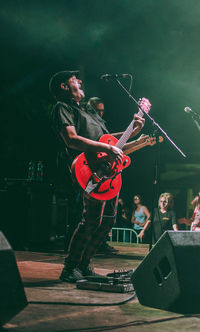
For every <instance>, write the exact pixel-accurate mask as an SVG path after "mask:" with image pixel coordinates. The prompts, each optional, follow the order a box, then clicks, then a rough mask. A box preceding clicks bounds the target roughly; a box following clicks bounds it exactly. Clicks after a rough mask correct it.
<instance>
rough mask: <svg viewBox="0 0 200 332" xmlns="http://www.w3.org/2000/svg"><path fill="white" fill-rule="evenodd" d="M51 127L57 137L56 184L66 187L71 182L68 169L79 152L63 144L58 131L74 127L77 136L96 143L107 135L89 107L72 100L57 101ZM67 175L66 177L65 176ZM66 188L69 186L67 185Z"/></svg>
mask: <svg viewBox="0 0 200 332" xmlns="http://www.w3.org/2000/svg"><path fill="white" fill-rule="evenodd" d="M51 119H52V126H53V128H54V131H55V133H56V137H57V149H58V154H57V175H58V176H57V183H59V185H60V186H62V187H66V183H67V184H68V183H69V182H70V181H71V180H69V178H70V167H71V163H72V162H73V160H74V158H75V157H76V156H77V155H78V154H80V153H81V151H78V150H73V149H70V148H68V147H67V146H66V145H65V143H64V142H63V140H62V138H61V136H60V131H61V129H62V128H63V127H66V126H74V127H75V129H76V132H77V134H78V135H80V136H83V137H86V138H88V139H91V140H94V141H98V140H99V139H100V137H101V136H102V135H104V134H108V130H107V128H106V125H105V121H104V120H103V119H102V118H101V117H100V116H99V115H98V114H97V113H96V111H94V110H93V109H92V108H91V107H87V106H84V105H78V104H77V103H76V102H75V101H74V100H73V99H70V100H69V101H67V102H62V101H59V102H57V104H56V105H55V106H54V108H53V110H52V116H51ZM66 174H67V175H66ZM68 186H70V185H69V184H68Z"/></svg>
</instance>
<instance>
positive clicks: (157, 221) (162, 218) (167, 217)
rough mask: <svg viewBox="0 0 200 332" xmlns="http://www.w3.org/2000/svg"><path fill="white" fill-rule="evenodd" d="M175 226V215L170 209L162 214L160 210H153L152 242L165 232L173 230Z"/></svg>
mask: <svg viewBox="0 0 200 332" xmlns="http://www.w3.org/2000/svg"><path fill="white" fill-rule="evenodd" d="M174 224H176V213H175V211H174V210H172V209H170V210H168V211H167V212H165V213H162V212H161V211H160V209H158V208H156V209H155V210H154V217H153V239H154V242H156V241H158V239H159V238H160V237H161V235H162V234H163V233H164V232H165V231H169V230H173V225H174Z"/></svg>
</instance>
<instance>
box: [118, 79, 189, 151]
mask: <svg viewBox="0 0 200 332" xmlns="http://www.w3.org/2000/svg"><path fill="white" fill-rule="evenodd" d="M114 80H115V81H116V82H117V83H118V84H119V86H121V88H122V89H123V90H124V91H125V92H126V93H127V95H128V97H129V98H130V99H131V100H132V101H134V102H135V103H136V104H137V106H138V107H139V109H140V110H141V111H142V112H143V113H144V114H146V116H147V117H148V118H149V120H150V121H151V122H152V125H153V126H155V127H156V128H157V129H159V130H160V131H161V132H162V134H163V135H164V136H165V138H166V139H167V140H168V141H169V142H170V143H171V144H172V145H173V146H174V148H175V149H176V150H177V151H178V152H179V153H180V154H181V155H182V156H183V157H184V158H186V155H185V154H184V153H183V151H181V149H180V148H179V147H178V146H177V145H176V144H175V143H174V141H172V139H171V138H170V137H169V136H168V134H167V133H166V132H165V131H164V129H162V128H161V127H160V125H159V124H158V123H157V122H156V121H155V120H154V119H153V118H152V116H150V115H149V113H148V112H146V111H145V110H143V109H142V107H141V106H140V105H139V103H138V102H137V100H136V99H135V98H134V97H133V96H132V95H131V93H130V92H129V91H128V90H127V89H126V88H125V87H124V86H123V84H122V83H121V82H120V81H119V79H118V78H116V77H115V78H114Z"/></svg>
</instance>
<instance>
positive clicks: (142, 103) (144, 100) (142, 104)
mask: <svg viewBox="0 0 200 332" xmlns="http://www.w3.org/2000/svg"><path fill="white" fill-rule="evenodd" d="M138 104H139V105H140V107H141V108H142V110H144V111H145V112H147V113H149V111H150V109H151V103H150V101H149V99H147V98H145V97H143V98H140V99H139V101H138ZM138 109H139V115H141V116H142V115H143V114H141V113H142V110H141V109H140V108H139V107H138Z"/></svg>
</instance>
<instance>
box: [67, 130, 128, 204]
mask: <svg viewBox="0 0 200 332" xmlns="http://www.w3.org/2000/svg"><path fill="white" fill-rule="evenodd" d="M99 142H102V143H107V144H110V145H116V144H117V142H118V140H117V139H116V138H115V137H114V136H112V135H109V134H106V135H103V136H102V137H101V138H100V140H99ZM129 165H130V158H129V157H128V156H125V155H124V157H123V160H122V163H120V164H117V163H116V162H113V161H111V160H110V158H109V156H108V155H107V154H106V153H104V152H99V153H89V154H86V153H81V154H80V155H79V156H77V157H76V158H75V159H74V161H73V163H72V176H73V179H74V180H75V181H76V182H78V184H79V186H80V187H81V188H82V189H83V190H84V191H85V193H86V194H88V195H89V196H90V197H92V198H94V199H97V200H101V201H106V200H110V199H112V198H114V197H115V196H116V195H117V194H118V193H119V191H120V189H121V184H122V179H121V172H122V170H123V169H124V168H126V167H128V166H129ZM91 188H93V189H92V190H91Z"/></svg>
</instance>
